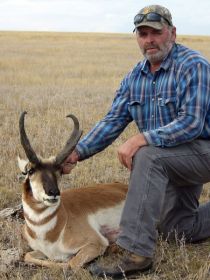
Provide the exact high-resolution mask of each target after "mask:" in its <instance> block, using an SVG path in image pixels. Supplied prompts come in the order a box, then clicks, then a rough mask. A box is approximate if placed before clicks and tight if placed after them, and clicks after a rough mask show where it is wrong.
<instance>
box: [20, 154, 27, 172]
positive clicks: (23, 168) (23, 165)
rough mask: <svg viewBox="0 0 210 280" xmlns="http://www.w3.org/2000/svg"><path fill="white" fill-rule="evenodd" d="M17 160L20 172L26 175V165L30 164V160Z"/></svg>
mask: <svg viewBox="0 0 210 280" xmlns="http://www.w3.org/2000/svg"><path fill="white" fill-rule="evenodd" d="M17 160H18V166H19V168H20V171H21V172H22V173H25V172H26V165H27V164H28V162H29V161H28V160H25V159H21V158H20V157H19V156H18V157H17Z"/></svg>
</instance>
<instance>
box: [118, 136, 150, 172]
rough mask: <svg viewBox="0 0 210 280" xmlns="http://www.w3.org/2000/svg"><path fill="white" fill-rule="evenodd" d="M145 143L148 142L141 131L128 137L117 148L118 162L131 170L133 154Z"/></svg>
mask: <svg viewBox="0 0 210 280" xmlns="http://www.w3.org/2000/svg"><path fill="white" fill-rule="evenodd" d="M146 145H148V143H147V141H146V139H145V137H144V135H143V134H142V133H139V134H137V135H135V136H133V137H131V138H129V139H128V140H127V141H126V142H125V143H124V144H122V145H121V146H120V147H119V149H118V157H119V160H120V162H121V163H122V164H123V165H124V166H125V167H126V168H128V169H129V170H131V167H132V159H133V156H134V155H135V153H136V152H137V151H138V149H140V148H141V147H143V146H146Z"/></svg>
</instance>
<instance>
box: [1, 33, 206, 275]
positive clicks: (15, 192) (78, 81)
mask: <svg viewBox="0 0 210 280" xmlns="http://www.w3.org/2000/svg"><path fill="white" fill-rule="evenodd" d="M178 41H179V42H181V43H183V44H185V45H187V46H189V47H192V48H194V49H197V50H199V51H201V53H203V54H204V55H205V56H206V57H207V58H208V59H210V48H209V45H210V37H202V36H200V37H195V36H194V37H192V36H182V37H179V38H178ZM0 45H1V48H0V73H1V75H0V156H1V160H0V195H1V200H0V209H1V208H4V207H9V206H12V205H16V204H18V203H20V200H21V187H20V184H19V183H18V178H17V175H18V174H19V170H18V168H17V164H16V157H17V155H18V154H20V155H21V156H24V153H23V150H22V148H21V146H20V141H19V131H18V119H19V116H20V113H21V112H22V111H23V110H26V111H28V115H27V116H26V129H27V131H28V134H29V136H30V139H31V142H32V145H33V147H34V148H35V150H36V151H37V153H39V154H41V155H43V156H45V157H47V156H50V155H52V154H56V153H57V152H58V151H59V150H60V149H61V147H62V145H63V144H64V143H65V141H66V140H67V138H68V136H69V133H70V131H71V128H72V123H71V121H70V120H67V119H65V116H66V115H67V114H69V113H73V114H75V115H76V116H77V117H78V118H79V120H80V123H81V127H82V129H83V130H84V133H86V132H87V131H88V130H89V129H90V128H91V127H92V126H93V125H94V124H95V123H96V122H97V121H98V120H99V119H100V118H101V117H102V116H103V115H104V114H105V113H106V112H107V110H108V108H109V107H110V105H111V101H112V99H113V97H114V93H115V90H116V89H117V87H118V86H119V83H120V81H121V79H122V78H123V76H124V75H125V74H126V73H127V72H128V71H129V70H130V69H132V67H133V66H134V65H135V64H136V63H137V62H138V61H139V60H140V59H141V58H142V56H141V55H140V52H139V49H138V47H137V44H136V41H135V37H134V35H133V34H132V35H126V34H90V33H86V34H82V33H36V32H1V33H0ZM135 131H136V128H135V126H134V125H130V126H129V127H128V128H127V129H126V131H125V132H124V133H123V134H122V136H121V137H120V138H119V139H118V140H117V141H115V143H114V144H113V145H112V146H111V147H109V148H108V149H106V150H105V151H104V152H102V153H100V154H98V155H96V156H95V157H93V158H90V159H89V160H87V161H84V162H82V163H80V164H78V166H77V167H76V168H75V169H74V171H73V172H72V174H71V175H68V176H66V177H65V178H63V180H62V182H61V184H62V188H65V187H85V186H86V185H88V184H89V183H91V182H111V181H123V182H127V181H128V177H129V173H128V171H127V170H125V169H124V168H123V167H122V166H121V165H120V164H119V162H118V159H117V154H116V149H117V147H118V146H119V144H120V143H122V142H123V141H124V140H125V139H126V138H128V137H129V135H132V134H133V133H135ZM207 199H208V188H206V189H205V192H204V194H203V197H202V200H207ZM19 228H20V225H19V223H17V222H15V221H1V222H0V230H1V231H0V249H6V248H10V247H18V248H20V249H21V248H23V244H22V240H21V237H20V233H19ZM209 247H210V244H209V243H208V242H206V243H204V244H199V245H187V246H185V245H183V244H174V245H170V246H169V245H168V244H167V243H165V242H161V241H160V243H159V245H158V247H157V257H156V270H155V271H154V272H153V273H152V274H151V275H146V276H141V277H140V278H139V279H189V280H190V279H197V280H199V279H200V280H201V279H202V280H203V279H208V278H207V277H208V269H209V264H208V261H209V258H208V256H209ZM69 275H70V274H68V272H64V271H63V272H58V271H52V270H49V269H40V268H34V267H24V266H17V267H15V266H11V269H10V271H9V272H8V273H7V274H5V273H0V278H1V279H34V280H35V279H81V280H85V279H92V277H91V276H90V275H89V273H87V272H86V271H85V270H81V271H80V272H79V273H78V274H76V275H74V276H72V275H71V276H69ZM193 277H194V278H193Z"/></svg>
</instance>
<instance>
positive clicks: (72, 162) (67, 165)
mask: <svg viewBox="0 0 210 280" xmlns="http://www.w3.org/2000/svg"><path fill="white" fill-rule="evenodd" d="M78 160H79V155H78V153H77V152H76V150H74V151H73V152H72V153H71V154H70V155H69V156H68V157H67V159H66V160H65V161H64V163H63V164H62V174H69V173H70V172H71V170H72V169H73V168H74V167H75V166H76V165H77V161H78Z"/></svg>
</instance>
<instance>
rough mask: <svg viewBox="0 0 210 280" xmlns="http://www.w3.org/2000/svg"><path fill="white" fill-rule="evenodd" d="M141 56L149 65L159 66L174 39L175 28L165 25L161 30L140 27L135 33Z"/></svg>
mask: <svg viewBox="0 0 210 280" xmlns="http://www.w3.org/2000/svg"><path fill="white" fill-rule="evenodd" d="M136 36H137V42H138V44H139V47H140V49H141V51H142V54H143V55H144V56H145V57H146V58H147V59H148V60H149V61H150V63H151V64H160V63H161V62H162V61H163V59H164V58H165V57H166V56H167V54H168V53H169V51H170V50H171V48H172V46H173V43H174V41H175V38H176V28H175V27H172V29H169V28H168V27H167V26H166V25H164V27H163V28H162V29H161V30H157V29H154V28H152V27H148V26H142V27H140V28H139V29H138V30H137V31H136Z"/></svg>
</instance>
